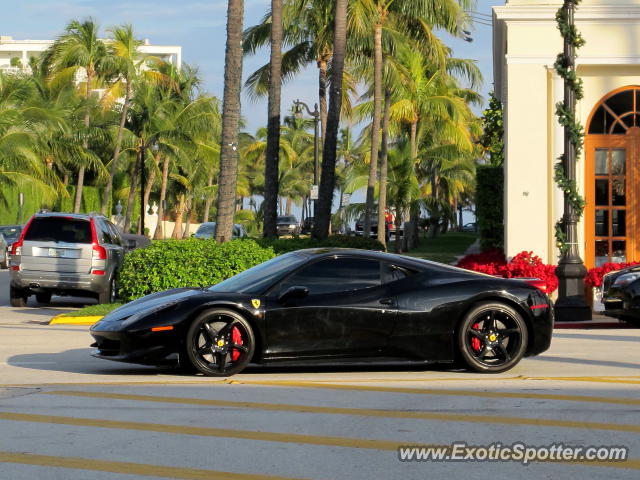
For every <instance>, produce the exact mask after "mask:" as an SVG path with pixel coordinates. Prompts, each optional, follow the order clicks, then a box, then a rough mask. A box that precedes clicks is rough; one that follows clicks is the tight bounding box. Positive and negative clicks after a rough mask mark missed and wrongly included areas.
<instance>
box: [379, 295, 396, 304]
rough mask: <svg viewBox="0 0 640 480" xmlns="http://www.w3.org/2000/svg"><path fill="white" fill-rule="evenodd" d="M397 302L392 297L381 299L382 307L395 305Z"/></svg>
mask: <svg viewBox="0 0 640 480" xmlns="http://www.w3.org/2000/svg"><path fill="white" fill-rule="evenodd" d="M394 303H395V302H394V301H393V298H391V297H387V298H381V299H380V305H393V304H394Z"/></svg>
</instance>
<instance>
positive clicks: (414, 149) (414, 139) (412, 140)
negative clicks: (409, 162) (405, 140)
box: [409, 120, 418, 161]
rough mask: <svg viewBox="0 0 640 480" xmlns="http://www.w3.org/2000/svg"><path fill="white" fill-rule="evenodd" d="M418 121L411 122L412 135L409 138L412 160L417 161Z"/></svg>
mask: <svg viewBox="0 0 640 480" xmlns="http://www.w3.org/2000/svg"><path fill="white" fill-rule="evenodd" d="M417 136H418V121H417V120H416V121H415V122H411V134H410V137H409V145H410V147H411V158H412V159H413V160H414V161H415V160H416V158H418V143H417Z"/></svg>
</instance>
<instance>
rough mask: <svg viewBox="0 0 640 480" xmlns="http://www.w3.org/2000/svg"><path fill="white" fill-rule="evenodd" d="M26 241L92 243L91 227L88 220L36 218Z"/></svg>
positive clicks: (32, 222) (26, 236) (28, 231)
mask: <svg viewBox="0 0 640 480" xmlns="http://www.w3.org/2000/svg"><path fill="white" fill-rule="evenodd" d="M24 239H25V240H27V241H32V242H65V243H91V225H90V223H89V221H87V220H81V219H76V218H65V217H42V218H34V219H33V220H32V221H31V224H30V225H29V229H28V230H27V233H26V235H25V237H24Z"/></svg>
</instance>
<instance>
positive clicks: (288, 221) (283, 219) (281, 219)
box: [278, 217, 298, 223]
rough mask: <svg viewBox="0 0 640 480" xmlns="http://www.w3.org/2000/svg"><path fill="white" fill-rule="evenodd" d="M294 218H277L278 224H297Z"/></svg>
mask: <svg viewBox="0 0 640 480" xmlns="http://www.w3.org/2000/svg"><path fill="white" fill-rule="evenodd" d="M297 222H298V221H297V220H296V217H278V223H297Z"/></svg>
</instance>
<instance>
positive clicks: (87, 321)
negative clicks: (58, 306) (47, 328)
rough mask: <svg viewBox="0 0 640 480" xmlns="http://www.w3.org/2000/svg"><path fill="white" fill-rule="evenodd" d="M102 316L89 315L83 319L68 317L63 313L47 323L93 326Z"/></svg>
mask: <svg viewBox="0 0 640 480" xmlns="http://www.w3.org/2000/svg"><path fill="white" fill-rule="evenodd" d="M103 316H104V315H99V316H98V315H91V316H84V317H68V316H66V315H65V314H64V313H62V314H60V315H56V316H55V317H53V318H52V319H51V320H50V321H49V325H93V324H94V323H96V322H97V321H98V320H100V319H101V318H102V317H103Z"/></svg>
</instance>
